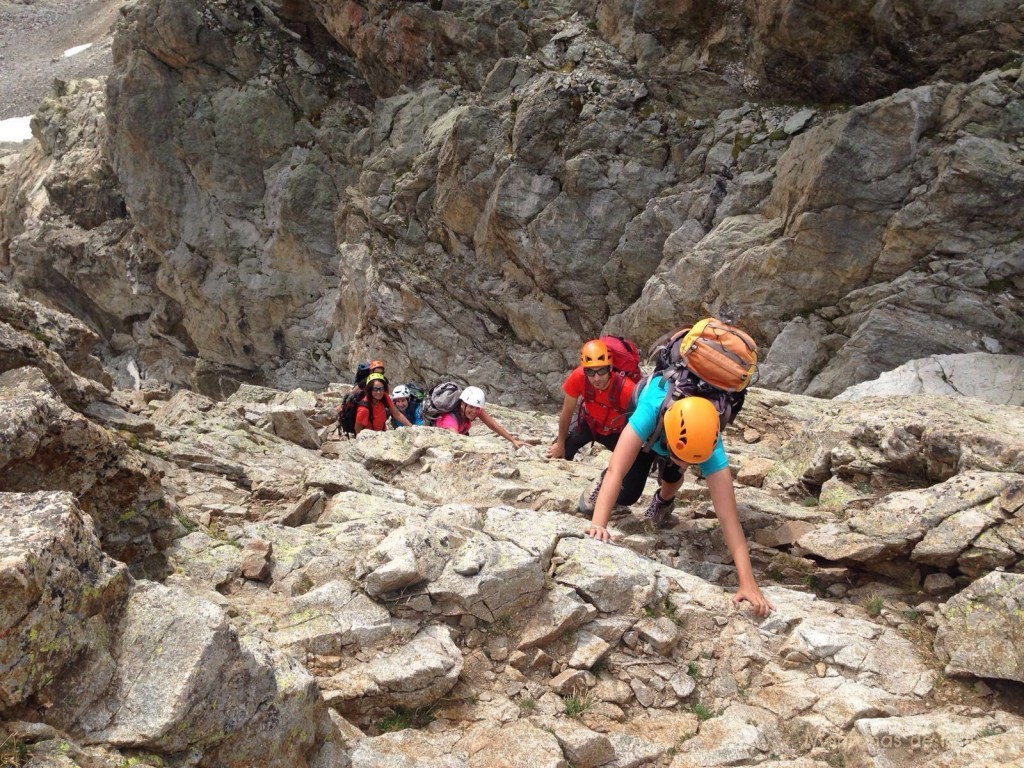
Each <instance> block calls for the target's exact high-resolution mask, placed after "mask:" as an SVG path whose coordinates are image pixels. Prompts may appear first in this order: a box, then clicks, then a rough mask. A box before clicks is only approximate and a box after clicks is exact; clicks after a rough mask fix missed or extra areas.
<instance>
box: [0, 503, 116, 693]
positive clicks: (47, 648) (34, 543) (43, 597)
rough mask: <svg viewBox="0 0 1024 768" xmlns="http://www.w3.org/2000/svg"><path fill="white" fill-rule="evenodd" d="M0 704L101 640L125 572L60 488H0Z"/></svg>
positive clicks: (35, 686)
mask: <svg viewBox="0 0 1024 768" xmlns="http://www.w3.org/2000/svg"><path fill="white" fill-rule="evenodd" d="M0 510H3V513H2V514H0V594H2V595H3V598H2V600H0V628H2V631H0V667H3V669H4V675H3V678H2V684H0V707H3V708H4V709H7V708H10V707H15V706H17V705H19V704H21V703H23V702H24V701H26V700H27V699H29V698H31V697H32V696H33V694H35V693H37V692H38V691H40V690H41V689H43V688H44V687H45V686H46V685H47V684H48V683H49V682H50V681H51V680H53V679H54V678H61V677H62V676H63V675H64V674H65V672H67V671H68V670H69V669H70V668H71V667H72V666H73V665H74V662H76V660H77V659H78V658H79V657H80V656H81V655H82V654H83V653H85V652H87V651H88V650H89V649H91V648H93V647H96V646H99V645H102V644H103V643H104V642H105V641H106V638H107V636H108V633H109V632H110V626H111V624H112V623H113V622H114V621H115V620H116V617H117V616H118V614H119V613H120V611H121V609H122V607H123V606H124V603H125V600H126V599H127V597H128V591H129V587H130V585H131V577H130V576H129V575H128V571H127V569H126V567H125V566H124V565H123V564H122V563H118V562H116V561H114V560H112V559H111V558H110V557H108V556H107V555H105V554H104V553H103V550H102V549H101V548H100V541H99V538H98V536H97V535H96V526H95V523H94V522H93V520H92V518H91V517H89V515H87V514H85V513H83V512H82V510H81V509H80V508H79V506H78V504H77V503H76V502H75V498H74V496H72V495H71V494H70V493H67V492H61V491H50V492H46V491H37V492H35V493H0Z"/></svg>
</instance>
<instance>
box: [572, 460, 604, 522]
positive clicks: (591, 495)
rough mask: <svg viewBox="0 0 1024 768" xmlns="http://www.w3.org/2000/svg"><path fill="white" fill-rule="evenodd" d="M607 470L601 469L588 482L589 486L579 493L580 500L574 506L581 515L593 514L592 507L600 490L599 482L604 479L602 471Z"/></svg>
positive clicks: (595, 503)
mask: <svg viewBox="0 0 1024 768" xmlns="http://www.w3.org/2000/svg"><path fill="white" fill-rule="evenodd" d="M607 471H608V470H607V469H602V470H601V474H600V475H598V476H597V479H596V480H594V482H592V483H591V484H590V487H589V488H587V489H585V490H584V491H583V493H581V494H580V500H579V501H578V502H577V504H576V507H577V509H579V511H580V514H581V515H592V514H594V507H595V506H596V505H597V494H599V493H600V492H601V483H602V482H603V481H604V473H605V472H607Z"/></svg>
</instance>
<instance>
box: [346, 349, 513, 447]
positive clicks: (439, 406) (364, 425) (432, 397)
mask: <svg viewBox="0 0 1024 768" xmlns="http://www.w3.org/2000/svg"><path fill="white" fill-rule="evenodd" d="M388 389H389V385H388V379H387V376H385V368H384V363H383V362H382V361H380V360H374V361H373V362H371V363H369V364H368V365H364V364H360V365H359V367H358V368H357V369H356V378H355V381H354V384H353V388H352V391H351V392H350V393H349V394H348V395H347V396H346V398H345V400H344V401H343V402H342V404H341V405H340V406H338V425H339V431H341V430H342V429H343V430H345V432H347V433H349V434H352V435H358V434H359V433H360V432H362V431H363V430H370V431H373V432H383V431H384V430H386V429H387V428H388V423H389V419H388V417H389V415H390V417H391V418H390V424H391V426H392V427H394V428H396V429H397V428H399V427H411V426H414V425H416V426H419V425H425V426H432V427H438V428H440V429H447V430H449V431H451V432H457V433H458V434H461V435H468V434H469V429H470V427H471V426H472V424H473V422H474V421H475V420H477V419H479V420H480V422H481V423H482V424H484V425H485V426H486V427H487V428H488V429H490V430H491V431H492V432H494V433H495V434H497V435H500V436H501V437H503V438H505V439H506V440H508V441H509V442H510V443H512V445H514V446H515V447H516V448H519V447H521V446H523V445H526V442H525V441H523V440H520V439H518V438H517V437H515V436H514V435H512V434H511V433H510V432H509V431H508V430H507V429H505V428H504V427H503V426H502V425H501V424H500V423H498V421H497V420H496V419H495V418H494V417H493V416H491V415H490V414H489V413H487V410H486V408H485V402H486V397H485V395H484V391H483V390H482V389H481V388H480V387H474V386H469V387H465V388H463V387H460V386H459V385H458V384H456V383H455V382H442V383H441V384H438V385H437V386H435V387H432V388H431V389H430V390H429V391H427V392H423V390H422V389H421V388H420V387H419V386H418V385H415V384H399V385H398V386H396V387H395V388H394V389H393V390H391V391H390V392H389V391H388Z"/></svg>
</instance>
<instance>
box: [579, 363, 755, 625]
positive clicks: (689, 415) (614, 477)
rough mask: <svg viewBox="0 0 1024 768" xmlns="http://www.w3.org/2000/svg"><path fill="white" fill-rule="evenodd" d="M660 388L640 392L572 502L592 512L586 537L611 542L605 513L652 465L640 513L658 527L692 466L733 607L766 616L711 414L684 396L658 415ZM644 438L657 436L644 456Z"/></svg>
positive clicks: (710, 408)
mask: <svg viewBox="0 0 1024 768" xmlns="http://www.w3.org/2000/svg"><path fill="white" fill-rule="evenodd" d="M668 386H669V385H668V383H667V382H666V381H664V380H663V378H662V377H661V376H657V375H656V376H654V378H653V379H652V380H651V381H650V383H649V384H648V385H647V386H646V387H645V388H644V390H643V392H642V393H641V395H640V398H639V400H638V402H637V407H636V411H634V413H633V415H632V416H631V417H630V419H629V423H628V424H627V425H626V428H625V429H624V430H623V431H622V435H621V436H620V437H619V440H618V443H617V444H616V446H615V450H614V451H613V452H612V457H611V460H610V461H609V462H608V468H607V469H606V470H605V471H604V472H602V473H601V476H600V477H598V479H597V481H596V482H595V485H594V488H593V489H592V490H591V491H590V493H589V494H588V493H587V492H586V491H584V495H583V496H581V497H580V509H581V511H586V512H591V511H592V512H593V519H592V522H591V524H590V526H589V527H588V528H587V530H586V535H587V536H590V537H591V538H594V539H597V540H598V541H611V539H612V535H611V534H610V533H609V532H608V528H607V525H608V518H609V517H610V516H611V513H612V508H613V507H614V506H615V504H616V502H618V503H619V504H624V505H629V504H632V503H633V502H635V501H636V500H637V499H638V498H640V494H641V493H643V487H644V484H645V482H646V480H647V475H648V473H649V471H650V469H651V466H652V464H653V462H654V461H655V460H657V461H658V464H659V467H658V469H659V472H658V479H659V485H658V487H657V488H656V489H655V491H654V497H653V498H652V499H651V504H650V506H649V507H648V509H647V513H646V514H647V517H648V518H650V519H651V520H652V521H653V522H654V523H655V525H660V524H662V523H663V522H664V521H665V519H666V518H667V517H668V515H669V513H670V512H671V511H672V508H673V506H674V505H675V496H676V492H677V491H678V490H679V487H680V486H681V485H682V484H683V473H684V471H685V470H686V467H688V466H689V465H690V464H697V465H698V466H699V467H700V471H701V473H702V474H703V476H704V479H705V481H706V482H707V485H708V491H709V492H710V494H711V504H712V506H713V507H714V509H715V516H716V517H717V518H718V522H719V525H721V527H722V533H723V534H724V536H725V543H726V546H727V547H728V548H729V554H731V555H732V559H733V563H734V564H735V566H736V574H737V577H738V579H739V589H738V590H737V591H736V594H735V595H733V598H732V601H733V604H735V605H737V606H738V605H739V604H740V603H741V602H744V601H746V602H748V603H750V605H751V607H752V608H753V610H754V614H755V615H757V616H767V615H768V613H769V612H770V611H771V610H773V609H774V607H775V606H773V605H772V604H771V603H770V602H769V601H768V599H767V598H766V597H765V596H764V595H763V594H762V593H761V589H760V587H758V585H757V581H756V579H755V578H754V570H753V567H752V566H751V564H750V551H749V550H748V548H747V539H746V536H745V535H744V533H743V527H742V526H741V525H740V518H739V512H738V511H737V509H736V494H735V491H734V490H733V485H732V473H731V472H730V471H729V460H728V458H727V457H726V455H725V447H724V446H723V444H722V439H721V437H720V435H719V414H718V411H717V410H715V406H714V405H712V403H711V401H710V400H707V399H705V398H703V397H684V398H682V399H680V400H676V401H675V402H673V403H672V404H671V405H670V406H669V407H668V408H667V409H666V410H665V412H664V416H661V406H662V403H663V402H664V400H665V397H666V395H667V393H668ZM652 436H656V437H657V439H656V440H654V442H653V443H652V444H651V445H650V451H648V450H647V449H646V448H645V444H646V443H647V442H648V440H649V439H650V438H651V437H652Z"/></svg>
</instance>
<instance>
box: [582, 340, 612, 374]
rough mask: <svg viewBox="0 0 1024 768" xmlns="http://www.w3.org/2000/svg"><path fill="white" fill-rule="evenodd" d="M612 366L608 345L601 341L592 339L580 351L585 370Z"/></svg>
mask: <svg viewBox="0 0 1024 768" xmlns="http://www.w3.org/2000/svg"><path fill="white" fill-rule="evenodd" d="M611 364H612V356H611V354H610V353H609V352H608V345H607V344H605V343H604V342H603V341H601V340H600V339H591V340H590V341H588V342H587V343H586V344H584V345H583V347H582V348H581V349H580V365H582V366H583V367H584V368H603V367H604V366H606V365H611Z"/></svg>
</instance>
